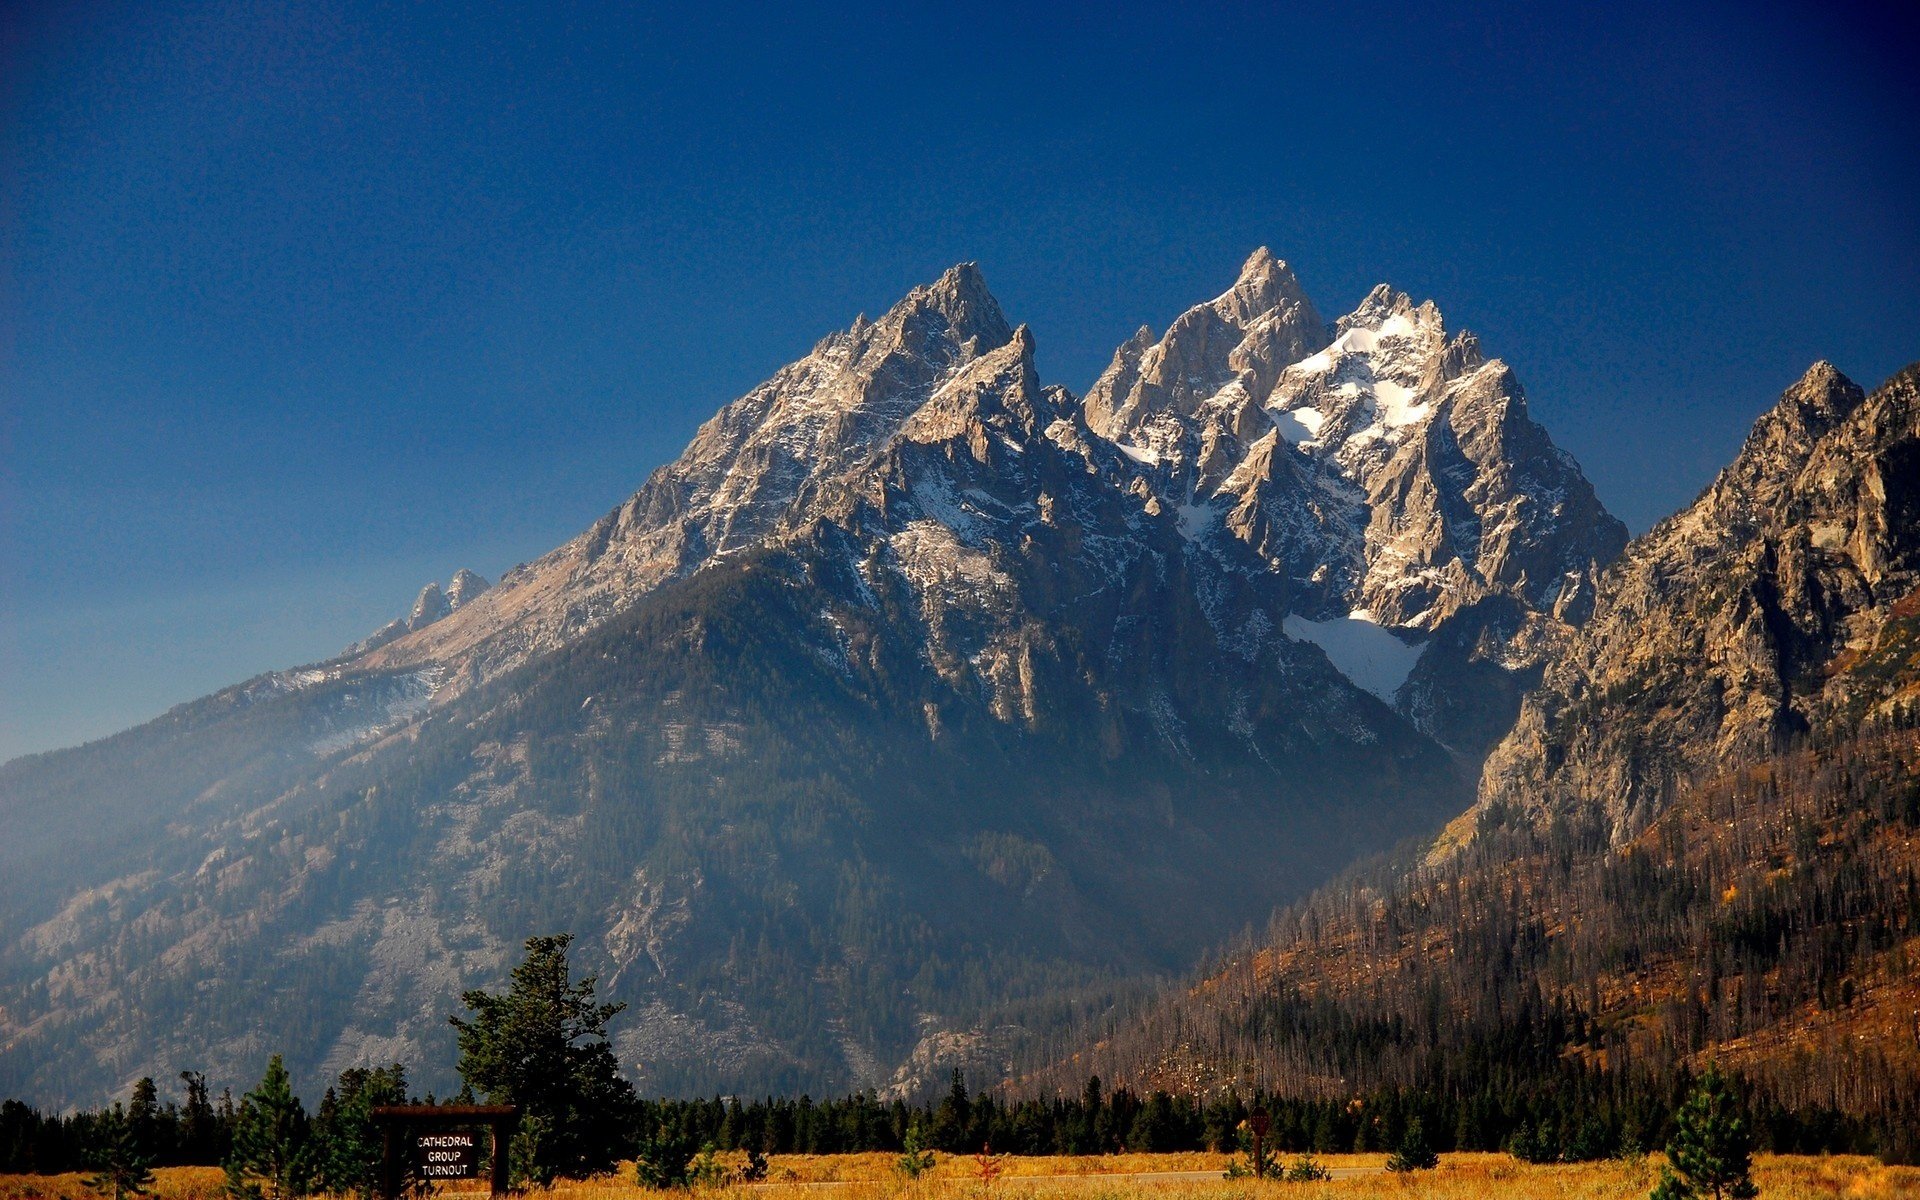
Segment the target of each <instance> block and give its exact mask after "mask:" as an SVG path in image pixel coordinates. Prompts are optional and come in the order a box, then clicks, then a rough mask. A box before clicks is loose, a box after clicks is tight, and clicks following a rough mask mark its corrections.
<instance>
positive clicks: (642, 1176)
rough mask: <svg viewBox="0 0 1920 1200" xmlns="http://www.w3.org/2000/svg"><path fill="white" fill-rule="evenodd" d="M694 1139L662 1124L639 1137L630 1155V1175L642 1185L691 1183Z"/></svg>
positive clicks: (665, 1186)
mask: <svg viewBox="0 0 1920 1200" xmlns="http://www.w3.org/2000/svg"><path fill="white" fill-rule="evenodd" d="M692 1166H693V1139H691V1138H689V1137H687V1136H686V1135H684V1134H680V1133H675V1132H673V1131H671V1130H669V1129H668V1128H667V1127H666V1126H665V1125H662V1126H660V1127H659V1128H658V1129H656V1130H655V1131H654V1132H653V1135H652V1136H651V1137H644V1138H641V1139H640V1144H639V1145H638V1146H637V1147H636V1148H635V1150H634V1154H633V1178H634V1181H635V1182H636V1183H638V1184H639V1185H640V1186H641V1187H644V1188H653V1189H655V1190H662V1191H663V1190H666V1189H668V1188H685V1187H689V1186H691V1185H692V1183H693V1175H692Z"/></svg>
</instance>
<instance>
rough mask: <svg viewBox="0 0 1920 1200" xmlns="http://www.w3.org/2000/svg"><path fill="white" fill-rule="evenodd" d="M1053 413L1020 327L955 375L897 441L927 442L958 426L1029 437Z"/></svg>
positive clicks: (1029, 337) (1028, 339)
mask: <svg viewBox="0 0 1920 1200" xmlns="http://www.w3.org/2000/svg"><path fill="white" fill-rule="evenodd" d="M1056 415H1057V414H1056V413H1055V412H1054V411H1053V407H1052V405H1051V403H1050V402H1049V397H1048V396H1047V395H1045V394H1044V392H1043V389H1042V388H1041V386H1040V374H1039V371H1038V370H1037V368H1036V367H1035V365H1034V360H1033V333H1032V332H1031V331H1030V330H1029V329H1028V328H1027V327H1026V326H1025V325H1022V326H1020V327H1019V328H1018V329H1015V330H1014V331H1013V334H1012V336H1011V337H1010V338H1009V339H1008V341H1007V343H1006V344H1005V345H1004V346H1001V347H999V348H998V349H996V350H993V351H991V352H990V353H987V354H985V355H982V356H981V357H980V358H978V359H975V360H974V361H973V362H972V363H970V364H968V366H967V367H966V368H965V369H964V370H962V371H961V372H959V373H958V374H956V375H955V376H954V377H953V378H952V379H951V380H949V381H948V382H947V383H946V384H944V385H943V386H942V387H941V388H940V390H938V391H937V392H935V393H934V394H933V395H932V396H931V397H929V398H928V400H927V402H926V403H925V404H923V405H921V406H920V408H919V409H918V410H917V411H916V412H915V413H914V414H913V416H912V417H910V418H908V420H907V421H906V423H905V424H904V425H903V426H902V427H901V431H900V433H901V436H902V437H904V438H907V439H909V440H913V441H931V440H937V439H943V438H948V437H952V436H954V435H955V434H956V433H958V432H959V431H960V430H961V429H962V428H963V427H966V426H969V425H971V426H973V427H976V428H979V429H985V428H987V427H995V428H998V429H999V430H1001V431H1003V432H1005V431H1009V430H1018V431H1020V432H1021V433H1022V434H1025V435H1029V436H1030V435H1032V434H1034V433H1036V432H1038V430H1039V429H1041V428H1044V427H1045V425H1046V424H1047V423H1048V422H1049V421H1051V420H1052V419H1053V418H1054V416H1056Z"/></svg>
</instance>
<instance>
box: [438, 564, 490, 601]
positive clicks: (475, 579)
mask: <svg viewBox="0 0 1920 1200" xmlns="http://www.w3.org/2000/svg"><path fill="white" fill-rule="evenodd" d="M491 586H492V585H491V584H489V583H488V582H487V581H486V580H485V579H484V578H482V577H481V576H479V575H477V574H475V573H474V572H472V571H469V570H467V569H466V568H465V567H461V568H460V569H459V570H458V571H455V572H454V573H453V578H452V580H450V581H449V582H448V583H447V607H448V609H449V610H452V611H458V610H459V609H461V608H464V607H465V606H466V605H467V604H469V603H470V602H472V601H473V600H474V599H476V598H478V597H479V595H480V593H482V592H484V591H486V590H487V589H488V588H489V587H491Z"/></svg>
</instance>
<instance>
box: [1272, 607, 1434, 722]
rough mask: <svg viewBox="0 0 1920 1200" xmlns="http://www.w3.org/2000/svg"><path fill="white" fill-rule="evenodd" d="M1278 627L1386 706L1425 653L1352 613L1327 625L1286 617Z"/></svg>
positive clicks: (1361, 611)
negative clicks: (1309, 644)
mask: <svg viewBox="0 0 1920 1200" xmlns="http://www.w3.org/2000/svg"><path fill="white" fill-rule="evenodd" d="M1280 627H1281V628H1282V629H1284V630H1285V631H1286V634H1287V636H1288V637H1290V638H1293V639H1294V640H1295V641H1301V642H1312V643H1313V644H1314V645H1316V646H1318V647H1320V649H1321V651H1322V652H1324V653H1325V654H1326V656H1327V661H1328V662H1331V663H1332V664H1333V666H1334V669H1335V670H1337V671H1339V672H1340V673H1341V674H1342V675H1345V676H1346V677H1347V678H1348V679H1349V680H1350V681H1352V683H1353V685H1354V686H1355V687H1358V688H1360V689H1361V690H1362V691H1367V692H1372V693H1373V694H1374V695H1376V696H1378V697H1380V698H1381V699H1382V700H1385V701H1386V702H1387V703H1388V704H1392V703H1393V701H1394V694H1395V693H1396V692H1398V691H1399V690H1400V687H1401V685H1402V684H1404V683H1406V681H1407V676H1409V675H1411V674H1413V668H1414V667H1415V666H1416V665H1417V664H1418V663H1419V662H1420V656H1421V655H1422V654H1424V653H1425V652H1426V647H1425V646H1424V645H1414V644H1412V643H1409V642H1406V641H1403V640H1402V639H1401V638H1400V636H1399V635H1398V634H1396V633H1394V632H1393V631H1392V630H1390V629H1387V628H1385V627H1383V626H1381V625H1379V624H1377V623H1376V622H1375V621H1374V619H1373V614H1371V613H1369V612H1367V611H1366V610H1365V609H1355V610H1354V611H1353V612H1350V613H1348V614H1347V615H1346V616H1344V617H1335V618H1333V619H1332V620H1330V621H1309V620H1308V619H1307V618H1305V617H1302V616H1298V615H1289V616H1288V617H1287V619H1286V620H1285V621H1283V622H1281V625H1280Z"/></svg>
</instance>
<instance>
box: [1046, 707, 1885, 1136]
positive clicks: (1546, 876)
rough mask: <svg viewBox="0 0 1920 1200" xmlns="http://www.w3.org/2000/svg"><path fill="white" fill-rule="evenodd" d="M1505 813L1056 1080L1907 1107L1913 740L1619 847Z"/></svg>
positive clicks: (1855, 754)
mask: <svg viewBox="0 0 1920 1200" xmlns="http://www.w3.org/2000/svg"><path fill="white" fill-rule="evenodd" d="M1500 818H1501V814H1499V813H1492V814H1488V815H1487V816H1486V817H1483V819H1482V829H1481V835H1480V836H1479V837H1477V838H1476V839H1474V841H1473V842H1472V843H1471V845H1470V846H1469V847H1468V848H1467V849H1465V850H1464V851H1462V852H1461V853H1460V854H1459V855H1457V856H1455V857H1454V858H1452V859H1451V860H1448V861H1444V862H1440V863H1436V864H1430V865H1428V866H1426V867H1424V868H1422V869H1420V870H1418V871H1415V872H1412V873H1395V872H1390V871H1382V872H1380V873H1379V874H1378V875H1377V876H1376V877H1373V878H1363V879H1358V880H1350V881H1348V882H1346V883H1343V884H1339V885H1335V886H1333V887H1330V888H1327V889H1323V890H1322V891H1321V892H1319V893H1318V894H1317V895H1315V896H1314V897H1313V898H1312V899H1310V900H1308V901H1306V902H1303V903H1301V904H1298V905H1295V906H1293V907H1291V908H1289V909H1287V910H1285V911H1283V912H1282V913H1280V914H1279V915H1278V916H1276V918H1275V919H1274V921H1273V922H1272V924H1271V925H1270V927H1269V929H1268V930H1267V932H1266V934H1265V936H1264V937H1263V938H1262V939H1260V940H1259V942H1258V944H1257V945H1255V946H1253V947H1249V948H1247V949H1245V950H1243V951H1241V952H1240V953H1237V954H1235V955H1233V956H1231V957H1230V959H1229V961H1227V963H1226V964H1225V965H1224V966H1222V967H1221V968H1220V969H1219V970H1217V971H1216V972H1214V973H1212V974H1210V975H1209V976H1208V977H1206V978H1204V979H1203V980H1202V981H1201V982H1200V983H1198V984H1197V985H1195V986H1193V987H1191V988H1190V989H1188V990H1186V991H1185V992H1184V993H1182V994H1179V995H1177V996H1176V997H1174V998H1172V999H1170V1000H1167V1001H1164V1002H1160V1003H1158V1004H1156V1005H1155V1006H1154V1007H1153V1008H1151V1009H1150V1010H1149V1011H1147V1012H1145V1013H1135V1014H1128V1015H1127V1016H1125V1017H1123V1018H1121V1019H1120V1020H1119V1021H1117V1022H1116V1024H1115V1027H1114V1032H1113V1033H1112V1034H1111V1035H1110V1036H1109V1037H1107V1038H1106V1039H1105V1040H1103V1041H1101V1042H1099V1043H1098V1044H1097V1046H1096V1047H1095V1049H1093V1050H1092V1051H1091V1052H1089V1053H1085V1054H1082V1055H1078V1056H1076V1057H1075V1059H1074V1060H1072V1061H1070V1062H1069V1063H1066V1064H1063V1065H1062V1066H1061V1067H1059V1068H1056V1070H1055V1073H1057V1074H1058V1075H1059V1076H1060V1078H1061V1080H1062V1081H1067V1080H1071V1079H1073V1078H1084V1077H1085V1075H1086V1074H1087V1072H1088V1071H1089V1070H1093V1071H1098V1072H1099V1073H1100V1074H1101V1076H1102V1077H1103V1078H1106V1079H1108V1080H1110V1081H1113V1082H1116V1083H1119V1082H1125V1083H1128V1084H1130V1085H1131V1086H1134V1087H1136V1088H1140V1089H1153V1088H1165V1089H1167V1090H1169V1091H1175V1092H1189V1093H1195V1092H1200V1093H1204V1092H1210V1091H1217V1090H1220V1089H1223V1088H1225V1087H1226V1086H1228V1085H1234V1086H1237V1087H1238V1088H1239V1089H1240V1090H1241V1091H1242V1092H1243V1093H1244V1092H1247V1091H1249V1090H1250V1089H1252V1088H1255V1087H1261V1088H1269V1089H1274V1090H1276V1091H1280V1092H1284V1093H1290V1094H1307V1095H1321V1096H1338V1095H1351V1094H1355V1093H1356V1092H1357V1091H1358V1090H1361V1089H1366V1088H1371V1087H1379V1086H1396V1085H1414V1084H1421V1083H1431V1082H1433V1072H1434V1070H1435V1067H1436V1063H1437V1062H1439V1061H1441V1059H1443V1058H1445V1056H1448V1055H1459V1054H1467V1053H1474V1054H1480V1055H1483V1056H1486V1057H1487V1058H1488V1059H1489V1060H1490V1061H1505V1062H1512V1061H1516V1060H1515V1058H1514V1054H1515V1053H1517V1051H1515V1050H1514V1047H1516V1046H1517V1045H1519V1044H1521V1043H1524V1044H1525V1045H1526V1046H1527V1047H1528V1048H1529V1050H1531V1051H1534V1052H1538V1051H1542V1050H1545V1051H1550V1052H1552V1053H1553V1054H1554V1055H1556V1056H1557V1057H1558V1059H1559V1060H1561V1061H1563V1062H1566V1063H1569V1064H1582V1065H1585V1066H1588V1067H1592V1068H1599V1069H1602V1070H1609V1071H1618V1072H1627V1071H1634V1070H1641V1071H1646V1072H1653V1073H1656V1074H1663V1073H1669V1072H1672V1071H1673V1070H1674V1069H1676V1068H1697V1067H1699V1066H1700V1065H1702V1064H1703V1063H1704V1062H1705V1061H1706V1060H1707V1059H1709V1058H1718V1059H1720V1060H1721V1061H1723V1062H1725V1063H1727V1064H1729V1065H1731V1066H1734V1067H1737V1069H1738V1070H1739V1071H1741V1072H1742V1073H1743V1074H1745V1075H1746V1076H1748V1077H1749V1078H1750V1079H1752V1080H1754V1081H1755V1082H1756V1083H1759V1084H1761V1085H1762V1086H1763V1088H1764V1091H1765V1092H1766V1093H1767V1095H1768V1096H1769V1097H1770V1098H1771V1099H1772V1100H1773V1101H1775V1102H1777V1103H1779V1104H1781V1105H1784V1106H1786V1107H1789V1108H1804V1107H1830V1108H1834V1109H1837V1110H1839V1111H1842V1112H1849V1113H1855V1114H1860V1115H1872V1114H1887V1113H1890V1112H1895V1111H1900V1110H1904V1109H1906V1108H1908V1107H1909V1106H1911V1105H1912V1103H1913V1098H1914V1097H1915V1096H1916V1095H1920V735H1916V733H1915V732H1913V731H1912V730H1910V729H1908V730H1900V731H1895V732H1883V733H1879V734H1876V735H1874V736H1872V737H1868V738H1862V739H1859V740H1855V741H1851V742H1847V743H1844V744H1841V745H1837V746H1827V747H1820V748H1810V749H1803V750H1801V751H1798V752H1795V753H1792V754H1788V755H1783V756H1781V757H1779V758H1776V759H1773V760H1771V761H1768V762H1766V763H1763V764H1761V765H1759V766H1756V767H1754V768H1752V769H1749V770H1745V771H1741V772H1738V773H1736V774H1731V775H1728V776H1725V777H1723V778H1719V779H1716V780H1714V781H1712V782H1711V783H1708V784H1705V785H1703V786H1698V787H1695V788H1693V789H1691V790H1690V791H1689V792H1688V793H1687V794H1686V795H1685V796H1684V797H1683V798H1682V799H1681V800H1680V801H1679V802H1678V803H1676V804H1675V805H1674V806H1673V807H1672V808H1670V809H1669V810H1668V811H1667V812H1666V813H1664V814H1663V815H1662V816H1661V817H1660V818H1659V819H1658V820H1656V821H1655V822H1654V823H1653V824H1652V825H1650V826H1649V827H1648V828H1647V829H1646V830H1645V831H1644V832H1643V833H1642V834H1641V835H1640V836H1639V837H1638V838H1636V839H1635V840H1633V841H1632V842H1631V843H1629V844H1628V845H1626V846H1624V847H1620V848H1618V849H1613V848H1609V846H1608V845H1607V835H1606V831H1605V830H1604V829H1602V828H1599V827H1598V825H1597V824H1596V825H1595V826H1594V827H1591V828H1581V827H1578V826H1577V825H1575V824H1573V823H1571V822H1568V821H1565V820H1561V821H1559V822H1557V823H1555V824H1554V825H1552V826H1551V827H1549V828H1546V829H1526V828H1519V827H1517V824H1516V825H1514V826H1509V825H1507V824H1506V823H1503V822H1502V821H1501V819H1500ZM1503 1047H1504V1048H1505V1049H1503ZM1047 1082H1051V1080H1050V1079H1049V1080H1047Z"/></svg>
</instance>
